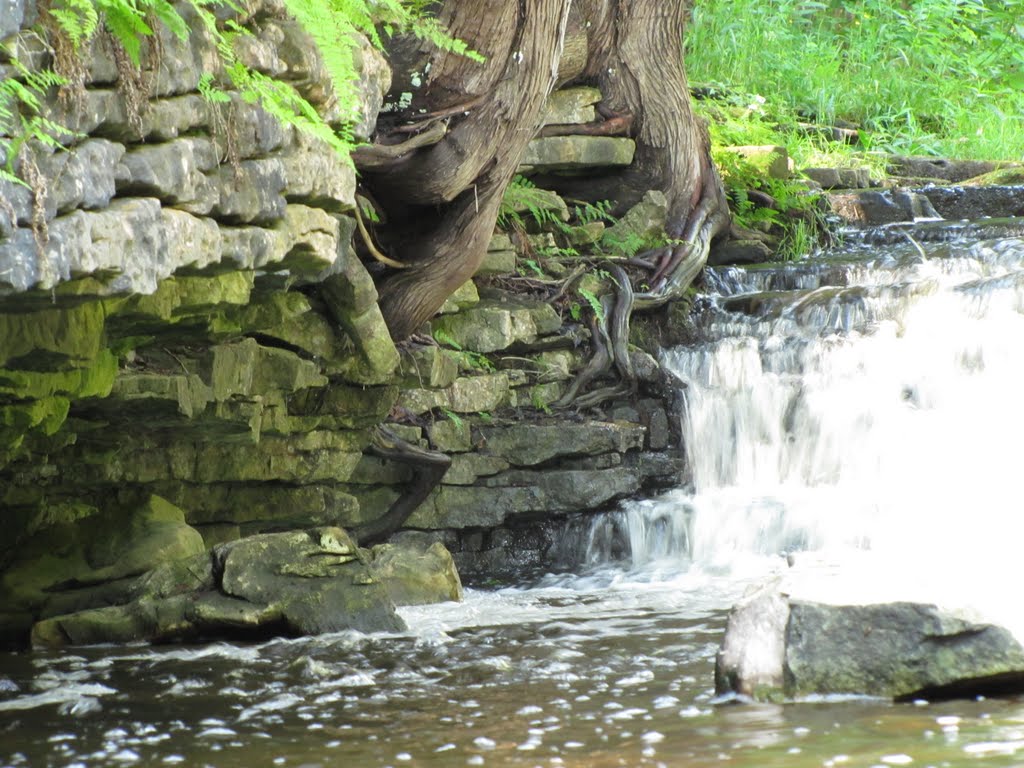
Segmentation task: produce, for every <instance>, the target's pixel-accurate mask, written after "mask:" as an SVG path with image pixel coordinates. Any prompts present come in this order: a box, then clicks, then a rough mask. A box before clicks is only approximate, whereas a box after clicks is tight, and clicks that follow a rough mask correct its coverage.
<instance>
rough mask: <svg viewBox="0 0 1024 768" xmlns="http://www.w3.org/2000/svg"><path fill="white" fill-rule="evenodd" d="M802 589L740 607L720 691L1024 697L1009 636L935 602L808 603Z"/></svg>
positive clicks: (783, 585) (786, 584) (773, 591)
mask: <svg viewBox="0 0 1024 768" xmlns="http://www.w3.org/2000/svg"><path fill="white" fill-rule="evenodd" d="M794 585H795V582H794V581H793V580H791V579H787V578H780V579H777V580H775V581H773V582H772V583H770V584H768V585H766V586H765V587H763V588H761V589H760V590H759V591H757V592H756V593H755V594H753V595H752V596H750V597H749V598H747V599H745V600H744V601H742V602H741V603H739V604H738V605H737V606H736V607H735V608H734V609H733V611H732V614H731V615H730V617H729V621H728V625H727V627H726V632H725V638H724V640H723V643H722V647H721V649H720V651H719V653H718V658H717V660H716V664H715V688H716V690H717V691H718V693H728V692H736V693H739V694H741V695H745V696H750V697H752V698H755V699H759V700H773V699H779V698H787V699H789V698H801V697H806V696H813V695H829V694H853V695H867V696H881V697H886V698H893V699H897V700H910V699H916V698H926V699H944V698H964V697H972V696H977V695H983V694H985V695H988V694H993V693H1010V692H1020V691H1024V648H1022V647H1021V645H1020V643H1019V642H1018V640H1017V639H1016V638H1015V637H1014V635H1013V634H1012V633H1011V632H1010V631H1009V630H1008V629H1005V628H1003V627H1000V626H996V625H994V624H989V623H983V622H979V621H975V620H972V619H971V618H968V617H967V616H965V615H964V614H963V613H962V612H961V611H957V610H951V609H944V608H940V607H939V606H937V605H934V604H930V603H926V602H914V601H896V602H874V601H871V600H867V601H864V602H855V601H851V600H849V597H848V596H837V599H836V600H835V601H832V600H829V599H827V598H821V597H819V596H818V595H815V596H814V599H808V598H807V597H804V596H801V590H800V589H799V587H797V588H793V587H794Z"/></svg>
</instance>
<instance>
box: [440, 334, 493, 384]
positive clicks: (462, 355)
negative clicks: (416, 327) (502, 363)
mask: <svg viewBox="0 0 1024 768" xmlns="http://www.w3.org/2000/svg"><path fill="white" fill-rule="evenodd" d="M434 341H436V342H437V343H438V344H443V345H445V346H448V347H451V348H452V349H454V350H455V352H456V353H457V354H458V357H459V363H460V365H461V366H462V367H464V368H469V369H471V370H476V371H485V372H487V373H490V372H492V371H494V363H492V362H491V360H490V358H489V357H487V356H486V355H484V354H482V353H480V352H474V351H473V350H471V349H464V348H463V346H462V345H461V344H459V342H457V341H456V340H455V339H454V338H452V336H451V334H449V333H447V332H446V331H445V330H444V329H442V328H435V329H434Z"/></svg>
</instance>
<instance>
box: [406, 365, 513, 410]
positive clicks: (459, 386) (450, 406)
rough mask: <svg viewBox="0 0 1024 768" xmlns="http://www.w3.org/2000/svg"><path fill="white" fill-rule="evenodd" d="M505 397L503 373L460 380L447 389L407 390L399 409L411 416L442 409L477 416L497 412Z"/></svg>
mask: <svg viewBox="0 0 1024 768" xmlns="http://www.w3.org/2000/svg"><path fill="white" fill-rule="evenodd" d="M507 396H508V376H506V375H505V374H504V373H495V374H482V375H479V376H463V377H462V378H459V379H456V380H455V383H454V384H452V386H450V387H448V388H447V389H409V390H406V391H405V392H403V393H402V396H401V398H400V399H399V401H398V402H399V405H401V406H402V407H404V408H406V409H407V410H409V411H410V412H412V413H425V412H426V411H430V410H433V409H434V408H442V409H445V410H449V411H454V412H455V413H480V412H486V411H493V410H495V409H496V408H498V407H499V406H500V405H501V404H502V403H503V402H504V401H505V398H506V397H507Z"/></svg>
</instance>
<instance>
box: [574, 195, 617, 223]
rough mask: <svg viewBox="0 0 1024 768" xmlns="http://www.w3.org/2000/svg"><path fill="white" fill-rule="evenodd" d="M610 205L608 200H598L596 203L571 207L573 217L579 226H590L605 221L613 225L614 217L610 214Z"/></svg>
mask: <svg viewBox="0 0 1024 768" xmlns="http://www.w3.org/2000/svg"><path fill="white" fill-rule="evenodd" d="M611 208H612V204H611V201H609V200H598V201H597V202H596V203H581V204H580V205H577V206H575V207H573V215H574V216H575V217H576V220H577V221H578V222H579V223H580V224H590V223H592V222H595V221H607V222H609V223H611V224H614V223H615V217H614V216H612V214H611Z"/></svg>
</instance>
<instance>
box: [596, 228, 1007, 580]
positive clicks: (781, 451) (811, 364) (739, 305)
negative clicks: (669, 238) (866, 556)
mask: <svg viewBox="0 0 1024 768" xmlns="http://www.w3.org/2000/svg"><path fill="white" fill-rule="evenodd" d="M1022 262H1024V240H1021V239H1007V240H999V241H989V242H982V243H976V244H973V245H964V244H955V243H953V244H951V243H946V244H942V245H938V246H934V247H933V248H932V249H931V250H930V251H929V252H927V254H926V256H925V257H924V258H922V256H921V254H920V253H919V252H918V251H917V250H916V249H911V248H910V247H909V246H902V247H900V246H895V247H893V246H889V247H888V248H887V249H883V248H876V249H874V250H870V249H867V248H864V247H854V248H851V249H850V250H848V251H847V252H846V253H841V254H831V255H830V256H829V257H828V258H826V259H820V260H818V261H805V262H800V263H796V264H792V265H779V266H773V267H770V268H761V269H751V270H742V269H737V268H727V269H721V270H712V271H710V274H709V275H708V278H707V279H706V281H705V283H706V285H708V286H710V291H709V293H708V294H707V295H706V296H705V297H704V298H703V299H702V301H703V303H704V305H705V307H706V309H705V311H704V313H703V315H704V317H703V321H702V329H703V330H702V338H701V339H700V340H699V341H698V343H696V344H694V345H692V346H689V347H686V348H678V349H673V350H670V351H668V352H666V353H665V355H664V359H663V363H664V364H665V365H666V366H668V367H669V368H671V369H672V370H673V371H674V372H675V373H676V374H677V375H678V376H679V377H680V378H681V379H682V380H683V381H685V382H686V389H685V401H686V416H685V422H684V435H685V439H686V448H687V452H688V458H689V462H690V466H691V469H692V477H693V481H692V487H688V488H683V489H679V490H677V491H674V492H672V493H670V494H668V495H666V496H664V497H662V498H660V499H657V500H654V501H645V502H642V503H637V504H631V505H628V506H627V507H626V508H625V509H623V510H622V511H621V512H618V513H616V514H615V515H614V516H612V517H611V518H608V519H604V520H602V521H599V522H598V523H597V524H596V525H595V527H594V529H593V531H592V534H591V559H592V560H600V559H601V558H602V557H604V556H607V554H608V552H609V551H610V550H609V547H608V545H607V542H606V541H605V540H602V536H604V537H605V539H606V540H609V541H610V540H612V539H613V535H612V534H613V533H614V531H613V530H612V529H614V528H616V527H617V529H618V530H619V531H620V532H621V534H622V537H624V539H625V540H626V541H627V542H628V547H625V548H628V550H629V553H630V555H631V558H632V564H633V565H634V566H637V567H642V566H644V565H645V564H648V563H651V562H653V561H664V560H665V559H675V561H676V562H677V563H678V567H680V568H688V567H698V568H701V569H704V570H707V571H712V572H735V571H736V570H742V569H743V567H744V565H745V564H747V563H750V562H753V561H758V560H764V559H765V558H775V559H776V560H777V559H778V558H777V556H778V555H780V554H785V553H791V552H794V551H797V550H811V551H817V552H829V553H831V552H847V551H868V552H871V553H875V554H877V555H879V556H885V557H887V558H889V559H890V561H896V562H900V563H902V564H904V566H905V567H906V568H908V569H910V570H915V571H918V570H922V569H935V568H938V569H943V568H945V569H946V570H947V571H948V570H949V569H956V570H957V571H959V570H961V569H963V570H965V571H967V570H972V571H985V572H991V571H994V570H995V571H1000V572H1002V571H1003V570H1005V569H1006V568H1007V566H1008V565H1012V564H1014V563H1015V555H1016V550H1017V549H1018V547H1019V542H1020V541H1021V540H1022V536H1024V514H1022V512H1024V502H1022V501H1021V495H1022V494H1021V490H1020V485H1019V478H1020V477H1021V475H1022V473H1024V466H1022V463H1021V455H1022V450H1021V439H1022V438H1024V408H1021V407H1020V405H1019V404H1018V397H1020V389H1021V387H1022V386H1024V268H1022ZM619 546H620V547H624V546H625V545H623V544H620V545H619Z"/></svg>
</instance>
